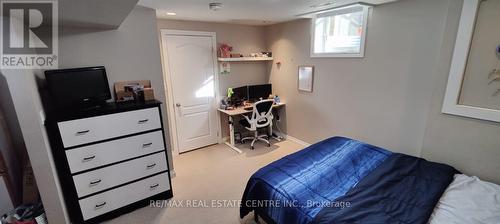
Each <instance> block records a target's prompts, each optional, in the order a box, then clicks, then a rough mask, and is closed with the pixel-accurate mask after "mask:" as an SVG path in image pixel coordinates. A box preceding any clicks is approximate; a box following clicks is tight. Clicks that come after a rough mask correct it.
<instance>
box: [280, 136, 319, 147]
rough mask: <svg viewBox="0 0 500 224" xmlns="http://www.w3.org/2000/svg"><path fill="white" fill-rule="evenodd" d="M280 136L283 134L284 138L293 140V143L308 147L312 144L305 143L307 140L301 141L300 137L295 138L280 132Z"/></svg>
mask: <svg viewBox="0 0 500 224" xmlns="http://www.w3.org/2000/svg"><path fill="white" fill-rule="evenodd" d="M281 136H284V137H285V139H288V140H290V141H292V142H295V143H297V144H299V145H302V146H304V147H308V146H310V145H312V144H310V143H307V142H305V141H302V140H300V139H298V138H295V137H293V136H290V135H285V134H281Z"/></svg>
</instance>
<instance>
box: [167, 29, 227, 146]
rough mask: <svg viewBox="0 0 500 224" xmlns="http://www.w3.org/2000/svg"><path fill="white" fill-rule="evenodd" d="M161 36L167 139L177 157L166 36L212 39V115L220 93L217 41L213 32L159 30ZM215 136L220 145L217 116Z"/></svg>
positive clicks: (220, 137) (220, 135)
mask: <svg viewBox="0 0 500 224" xmlns="http://www.w3.org/2000/svg"><path fill="white" fill-rule="evenodd" d="M160 35H161V49H162V50H161V55H162V66H163V76H164V80H165V90H166V91H167V93H166V94H167V102H166V103H165V106H166V108H167V116H168V125H169V129H170V130H169V137H170V142H171V145H172V147H173V149H172V150H173V152H175V153H176V154H177V155H178V154H180V150H179V140H178V138H177V136H178V135H177V124H176V119H175V103H174V98H173V89H172V83H173V82H172V75H171V73H170V68H169V64H168V60H167V56H166V55H165V53H166V52H168V51H167V50H168V49H167V45H166V44H165V39H166V36H168V35H170V36H204V37H211V38H212V49H213V50H212V51H213V68H214V79H215V82H214V85H215V86H214V88H215V93H214V94H215V100H213V104H214V107H213V108H214V113H217V107H218V103H219V102H220V93H219V71H218V64H217V51H216V49H217V41H216V34H215V32H202V31H188V30H170V29H160ZM216 122H217V135H218V143H222V142H223V141H222V134H221V122H220V116H217V120H216Z"/></svg>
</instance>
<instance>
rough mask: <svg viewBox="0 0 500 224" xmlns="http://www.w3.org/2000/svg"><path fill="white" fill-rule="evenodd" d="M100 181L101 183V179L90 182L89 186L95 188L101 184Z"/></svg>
mask: <svg viewBox="0 0 500 224" xmlns="http://www.w3.org/2000/svg"><path fill="white" fill-rule="evenodd" d="M101 181H102V180H101V179H99V180H94V181H90V186H95V185H96V184H98V183H101Z"/></svg>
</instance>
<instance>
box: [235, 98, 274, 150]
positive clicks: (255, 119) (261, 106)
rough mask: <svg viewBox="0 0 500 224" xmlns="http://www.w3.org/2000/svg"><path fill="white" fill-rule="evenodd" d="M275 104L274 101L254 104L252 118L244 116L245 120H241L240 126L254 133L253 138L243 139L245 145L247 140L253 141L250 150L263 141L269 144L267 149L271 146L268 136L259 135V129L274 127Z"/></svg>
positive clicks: (262, 101)
mask: <svg viewBox="0 0 500 224" xmlns="http://www.w3.org/2000/svg"><path fill="white" fill-rule="evenodd" d="M273 104H274V100H273V99H270V100H261V101H258V102H256V103H254V104H253V110H252V116H251V118H249V117H248V116H245V115H243V117H244V118H245V119H241V120H240V124H241V125H242V126H243V127H245V128H246V129H247V130H249V131H252V132H254V136H253V137H246V138H243V139H241V142H242V143H243V142H244V141H246V140H250V139H251V140H252V144H250V149H254V147H253V145H254V143H255V142H256V141H263V142H265V143H267V147H270V146H271V143H269V137H268V135H259V132H258V129H259V128H264V127H269V126H271V125H273V113H272V109H273Z"/></svg>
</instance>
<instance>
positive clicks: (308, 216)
mask: <svg viewBox="0 0 500 224" xmlns="http://www.w3.org/2000/svg"><path fill="white" fill-rule="evenodd" d="M391 154H392V153H391V152H389V151H387V150H385V149H382V148H379V147H376V146H372V145H368V144H365V143H362V142H359V141H356V140H352V139H348V138H343V137H333V138H330V139H327V140H324V141H322V142H319V143H316V144H314V145H312V146H310V147H308V148H305V149H303V150H301V151H299V152H296V153H294V154H291V155H288V156H286V157H283V158H282V159H280V160H278V161H275V162H273V163H271V164H269V165H268V166H265V167H264V168H262V169H260V170H258V171H257V172H256V173H255V174H254V175H253V176H252V177H251V178H250V180H249V181H248V183H247V186H246V189H245V193H244V195H243V199H242V205H241V208H240V216H241V217H242V218H243V217H244V216H245V215H247V214H248V213H249V212H250V211H252V210H256V211H257V212H258V213H259V214H263V215H264V214H265V215H266V216H268V217H269V218H270V219H272V220H266V221H268V222H269V221H274V222H276V223H286V224H293V223H310V222H312V220H313V219H314V218H315V217H316V215H317V214H318V213H319V212H320V211H321V209H322V208H323V207H325V205H326V204H330V203H335V199H336V198H338V197H340V196H343V195H345V194H346V193H347V192H348V191H349V190H350V189H351V188H352V187H353V186H355V185H356V184H357V183H358V182H359V181H360V180H361V179H363V178H364V177H365V176H366V175H368V174H369V173H370V172H371V171H373V170H374V169H375V168H377V167H378V166H379V165H380V164H381V163H382V162H383V161H384V160H386V159H387V158H388V157H389V156H390V155H391ZM339 206H342V205H341V204H339Z"/></svg>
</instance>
